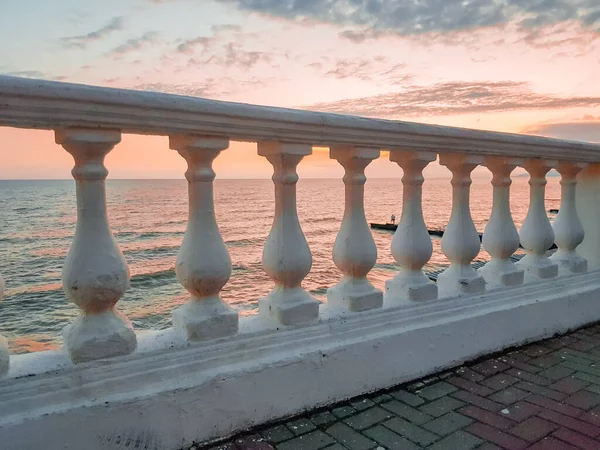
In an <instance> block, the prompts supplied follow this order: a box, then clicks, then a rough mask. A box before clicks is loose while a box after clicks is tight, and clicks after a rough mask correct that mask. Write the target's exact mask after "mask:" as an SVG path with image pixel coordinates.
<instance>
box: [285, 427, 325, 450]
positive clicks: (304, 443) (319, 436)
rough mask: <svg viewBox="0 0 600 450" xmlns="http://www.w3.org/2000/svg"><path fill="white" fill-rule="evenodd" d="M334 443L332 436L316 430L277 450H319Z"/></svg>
mask: <svg viewBox="0 0 600 450" xmlns="http://www.w3.org/2000/svg"><path fill="white" fill-rule="evenodd" d="M334 443H335V441H334V440H333V438H332V437H331V436H329V435H327V434H325V433H323V432H322V431H321V430H316V431H313V432H311V433H308V434H304V435H302V436H299V437H297V438H294V439H292V440H290V441H286V442H283V443H281V444H279V445H277V450H318V449H321V448H325V447H327V446H328V445H331V444H334Z"/></svg>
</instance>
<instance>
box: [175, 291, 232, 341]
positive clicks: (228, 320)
mask: <svg viewBox="0 0 600 450" xmlns="http://www.w3.org/2000/svg"><path fill="white" fill-rule="evenodd" d="M173 328H174V329H175V330H176V331H177V332H178V333H179V334H181V335H182V336H183V337H184V338H185V339H188V340H190V341H206V340H210V339H217V338H221V337H225V336H231V335H234V334H237V332H238V328H239V318H238V313H237V312H235V311H234V310H233V309H231V308H230V307H229V305H227V304H225V303H223V301H222V300H221V299H220V298H219V297H214V298H203V299H191V300H190V301H188V302H187V303H184V304H183V305H182V306H180V307H179V308H177V309H176V310H175V311H173Z"/></svg>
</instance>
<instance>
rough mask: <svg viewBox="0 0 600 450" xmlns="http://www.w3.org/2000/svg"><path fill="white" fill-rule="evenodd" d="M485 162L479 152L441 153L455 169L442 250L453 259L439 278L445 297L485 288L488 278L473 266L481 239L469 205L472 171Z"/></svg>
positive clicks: (452, 170) (441, 159)
mask: <svg viewBox="0 0 600 450" xmlns="http://www.w3.org/2000/svg"><path fill="white" fill-rule="evenodd" d="M482 163H483V157H481V156H476V155H465V154H443V155H440V164H442V165H444V166H446V167H448V169H449V170H450V172H452V181H451V183H452V212H451V213H450V221H449V222H448V226H447V227H446V230H445V231H444V236H443V237H442V251H443V252H444V254H445V255H446V257H447V258H448V259H449V260H450V267H448V268H447V269H446V270H444V271H443V272H442V273H441V274H440V275H439V276H438V281H437V284H438V289H439V290H440V294H441V295H443V296H444V297H449V296H457V295H465V294H480V293H483V292H485V280H484V278H483V277H482V276H481V275H480V274H479V273H478V272H477V271H476V270H475V269H473V267H471V261H473V259H475V257H476V256H477V255H478V254H479V250H480V248H481V241H480V239H479V234H478V233H477V230H476V229H475V224H474V223H473V219H472V218H471V211H470V209H469V192H470V187H471V172H472V171H473V169H475V167H477V166H478V165H480V164H482Z"/></svg>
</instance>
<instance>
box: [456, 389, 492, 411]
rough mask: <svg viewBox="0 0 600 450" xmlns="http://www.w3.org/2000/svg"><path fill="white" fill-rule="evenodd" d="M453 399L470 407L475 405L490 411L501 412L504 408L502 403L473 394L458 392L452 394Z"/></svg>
mask: <svg viewBox="0 0 600 450" xmlns="http://www.w3.org/2000/svg"><path fill="white" fill-rule="evenodd" d="M451 396H452V397H454V398H457V399H459V400H462V401H463V402H465V403H468V404H470V405H475V406H478V407H480V408H483V409H486V410H488V411H500V410H501V409H502V408H504V405H502V404H501V403H497V402H494V401H492V400H489V399H487V398H483V397H480V396H479V395H476V394H472V393H471V392H467V391H456V392H453V393H452V394H451Z"/></svg>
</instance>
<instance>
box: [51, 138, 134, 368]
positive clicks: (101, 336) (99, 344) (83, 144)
mask: <svg viewBox="0 0 600 450" xmlns="http://www.w3.org/2000/svg"><path fill="white" fill-rule="evenodd" d="M55 137H56V143H57V144H60V145H62V146H63V147H64V148H65V149H66V150H67V151H68V152H69V153H70V154H71V155H72V156H73V159H74V160H75V167H74V168H73V170H72V171H71V173H72V174H73V178H75V182H76V191H77V226H76V229H75V236H74V238H73V243H72V245H71V248H70V249H69V252H68V254H67V258H66V260H65V264H64V267H63V276H62V281H63V289H64V291H65V294H66V295H67V297H68V298H69V299H70V300H71V301H72V302H73V303H75V304H76V305H77V306H78V307H79V309H80V315H79V317H77V318H76V319H75V320H74V321H73V323H71V324H70V325H68V326H67V327H65V330H64V334H63V336H64V341H65V346H66V348H67V350H68V352H69V354H70V356H71V359H72V360H73V361H74V362H83V361H88V360H92V359H99V358H106V357H109V356H116V355H124V354H127V353H131V352H132V351H133V350H135V348H136V337H135V333H134V331H133V327H132V326H131V323H130V322H129V320H128V319H127V318H126V317H125V316H124V315H123V314H121V313H120V312H118V311H117V310H116V309H115V305H116V304H117V302H118V301H119V299H120V298H121V297H122V296H123V294H124V293H125V291H126V290H127V288H128V287H129V268H128V267H127V263H126V262H125V258H124V257H123V254H122V253H121V251H120V250H119V248H118V246H117V243H116V241H115V239H114V237H113V235H112V233H111V231H110V227H109V224H108V218H107V213H106V186H105V180H106V176H107V175H108V171H107V170H106V167H104V157H105V156H106V155H107V154H108V152H110V151H111V150H112V148H113V147H114V146H115V145H116V144H117V143H119V142H120V141H121V133H120V132H118V131H101V130H94V129H75V128H73V129H66V130H59V131H56V136H55Z"/></svg>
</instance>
